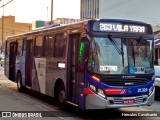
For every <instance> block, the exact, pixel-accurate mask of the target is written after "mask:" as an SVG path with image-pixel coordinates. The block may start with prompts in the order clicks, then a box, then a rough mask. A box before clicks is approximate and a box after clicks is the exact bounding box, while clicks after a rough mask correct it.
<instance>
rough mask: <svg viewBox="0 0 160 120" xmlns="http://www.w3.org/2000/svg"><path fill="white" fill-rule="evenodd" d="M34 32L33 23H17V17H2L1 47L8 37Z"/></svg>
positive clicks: (0, 29) (0, 26)
mask: <svg viewBox="0 0 160 120" xmlns="http://www.w3.org/2000/svg"><path fill="white" fill-rule="evenodd" d="M31 30H32V24H31V23H19V22H15V16H2V17H1V18H0V47H1V46H2V39H3V42H4V41H5V40H6V37H7V36H12V35H16V34H21V33H24V32H29V31H31Z"/></svg>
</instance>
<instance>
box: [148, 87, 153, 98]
mask: <svg viewBox="0 0 160 120" xmlns="http://www.w3.org/2000/svg"><path fill="white" fill-rule="evenodd" d="M153 89H154V85H153V86H151V87H150V88H149V94H148V95H149V96H150V95H151V93H152V92H153Z"/></svg>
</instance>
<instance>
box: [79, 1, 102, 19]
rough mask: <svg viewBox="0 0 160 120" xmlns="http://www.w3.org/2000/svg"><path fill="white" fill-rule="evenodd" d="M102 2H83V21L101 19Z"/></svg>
mask: <svg viewBox="0 0 160 120" xmlns="http://www.w3.org/2000/svg"><path fill="white" fill-rule="evenodd" d="M99 3H100V0H81V16H80V17H81V20H85V19H96V18H99Z"/></svg>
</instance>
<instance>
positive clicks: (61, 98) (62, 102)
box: [56, 83, 66, 109]
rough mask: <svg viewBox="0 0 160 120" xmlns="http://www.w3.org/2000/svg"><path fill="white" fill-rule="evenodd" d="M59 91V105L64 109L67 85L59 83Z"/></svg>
mask: <svg viewBox="0 0 160 120" xmlns="http://www.w3.org/2000/svg"><path fill="white" fill-rule="evenodd" d="M57 92H58V94H57V96H56V97H57V102H58V106H59V107H60V108H62V109H63V108H64V106H65V101H66V93H65V87H64V84H63V83H61V84H59V86H58V90H57Z"/></svg>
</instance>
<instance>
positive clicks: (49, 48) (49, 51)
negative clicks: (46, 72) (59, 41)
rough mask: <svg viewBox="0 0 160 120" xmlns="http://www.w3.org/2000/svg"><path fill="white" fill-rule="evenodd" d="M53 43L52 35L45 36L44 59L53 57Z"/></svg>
mask: <svg viewBox="0 0 160 120" xmlns="http://www.w3.org/2000/svg"><path fill="white" fill-rule="evenodd" d="M53 42H54V36H53V35H48V36H45V38H44V56H45V57H52V56H53Z"/></svg>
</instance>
